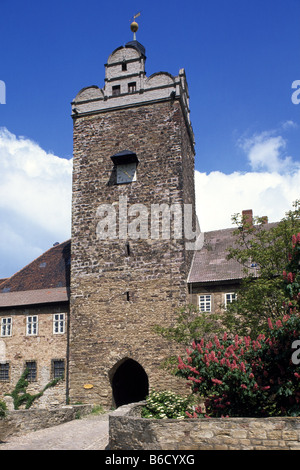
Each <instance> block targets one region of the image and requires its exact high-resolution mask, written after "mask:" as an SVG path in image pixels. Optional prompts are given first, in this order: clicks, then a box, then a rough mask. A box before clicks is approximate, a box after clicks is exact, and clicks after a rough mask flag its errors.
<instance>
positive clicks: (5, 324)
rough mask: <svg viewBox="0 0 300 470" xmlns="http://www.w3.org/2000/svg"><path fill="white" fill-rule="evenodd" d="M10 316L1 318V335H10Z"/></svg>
mask: <svg viewBox="0 0 300 470" xmlns="http://www.w3.org/2000/svg"><path fill="white" fill-rule="evenodd" d="M11 329H12V318H11V317H4V318H1V336H11Z"/></svg>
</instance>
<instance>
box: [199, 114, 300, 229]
mask: <svg viewBox="0 0 300 470" xmlns="http://www.w3.org/2000/svg"><path fill="white" fill-rule="evenodd" d="M296 127H297V125H296V124H295V123H293V121H286V122H285V123H283V124H282V126H281V128H280V130H284V129H287V128H296ZM278 134H279V132H278V131H277V132H276V131H275V130H274V131H268V132H263V133H261V134H255V135H253V136H252V137H249V138H243V139H240V140H239V141H238V146H239V147H240V148H242V149H243V150H244V152H245V155H246V157H247V159H248V162H249V163H250V167H251V171H249V172H245V173H241V172H234V173H231V174H229V175H227V174H224V173H221V172H218V171H216V172H212V173H209V174H206V173H200V172H199V171H196V174H195V185H196V203H197V214H198V218H199V222H200V227H201V230H202V231H209V230H217V229H221V228H228V227H232V222H231V216H232V215H233V214H236V213H241V212H242V210H244V209H252V210H253V213H254V215H256V216H267V217H268V219H269V221H270V222H275V221H279V220H280V219H282V218H283V217H284V215H285V213H286V212H287V211H288V210H290V209H292V203H293V202H294V201H295V200H296V199H299V198H300V164H299V162H295V161H294V159H293V158H292V157H290V156H286V155H285V149H286V147H287V142H286V140H285V139H284V138H283V137H282V136H281V135H278Z"/></svg>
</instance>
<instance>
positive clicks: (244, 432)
mask: <svg viewBox="0 0 300 470" xmlns="http://www.w3.org/2000/svg"><path fill="white" fill-rule="evenodd" d="M141 406H142V404H141V403H139V404H136V403H135V404H131V405H127V406H123V407H120V408H118V409H117V410H116V411H114V412H113V413H111V415H110V416H109V449H110V450H118V449H120V450H300V418H291V417H276V418H209V419H208V418H201V419H185V420H175V419H174V420H173V419H164V420H161V419H144V418H141V417H140V410H141Z"/></svg>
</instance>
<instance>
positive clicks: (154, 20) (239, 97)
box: [0, 0, 300, 277]
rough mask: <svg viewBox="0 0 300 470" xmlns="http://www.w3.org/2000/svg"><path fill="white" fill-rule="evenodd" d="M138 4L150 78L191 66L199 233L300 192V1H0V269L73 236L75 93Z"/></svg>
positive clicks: (123, 37)
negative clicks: (2, 89) (2, 90)
mask: <svg viewBox="0 0 300 470" xmlns="http://www.w3.org/2000/svg"><path fill="white" fill-rule="evenodd" d="M139 11H141V16H140V17H139V18H138V22H139V25H140V28H139V31H138V33H137V39H138V40H139V41H140V42H141V43H142V44H143V45H144V46H145V48H146V55H147V62H146V72H147V75H148V76H149V75H151V74H152V73H154V72H158V71H167V72H169V73H172V74H173V75H177V74H178V71H179V69H180V68H182V67H184V68H185V70H186V74H187V80H188V84H189V92H190V108H191V121H192V125H193V128H194V133H195V140H196V165H195V166H196V170H197V171H196V194H197V207H198V208H197V211H198V215H199V219H200V226H201V228H202V230H205V231H206V230H213V229H216V228H224V227H229V226H231V219H230V216H231V215H232V214H234V213H236V212H241V211H242V210H243V209H249V208H252V209H253V210H254V212H255V214H256V215H268V216H269V220H271V221H273V220H279V219H280V218H281V217H283V216H284V213H285V211H286V210H289V209H290V208H291V203H292V201H293V200H295V199H296V198H298V197H299V198H300V191H299V187H300V104H299V105H296V104H294V103H293V102H292V100H291V96H292V93H293V91H294V90H293V89H292V83H293V82H294V81H295V80H300V57H299V51H300V0H259V1H258V0H251V1H250V0H209V1H208V0H206V1H202V0H198V1H194V0H190V1H189V2H186V3H184V2H182V1H177V0H175V1H172V2H170V1H160V2H158V1H157V0H154V1H151V2H150V1H143V0H140V1H130V0H128V1H127V2H124V1H119V0H116V1H114V2H102V1H99V0H85V1H80V0H60V1H57V0H52V1H51V2H48V1H45V0H44V1H42V2H37V1H36V0H31V1H28V2H24V1H21V0H0V37H1V61H0V80H2V81H3V82H5V85H6V104H0V128H1V132H0V164H1V167H2V171H1V174H2V176H1V174H0V201H1V202H0V277H5V276H8V275H11V274H13V272H15V271H16V270H18V269H20V268H22V266H23V265H24V264H26V263H27V262H29V261H30V260H31V259H33V258H34V257H36V256H38V255H39V254H41V253H42V252H43V251H44V250H45V249H47V248H49V247H50V246H52V244H53V243H54V242H56V241H64V239H66V238H68V237H69V232H70V190H71V159H72V119H71V117H70V114H71V106H70V102H71V101H72V99H73V98H74V97H75V96H76V94H77V92H78V91H79V90H80V89H81V88H83V87H85V86H89V85H98V86H99V87H103V86H104V64H105V63H106V61H107V58H108V56H109V55H110V53H111V52H112V51H113V50H114V49H115V48H116V47H118V46H120V45H124V44H125V43H126V42H127V41H129V40H131V39H132V33H131V31H130V28H129V26H130V19H131V17H132V16H133V15H134V14H135V13H137V12H139ZM0 96H1V95H0ZM211 214H213V217H212V216H211Z"/></svg>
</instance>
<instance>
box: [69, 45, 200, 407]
mask: <svg viewBox="0 0 300 470" xmlns="http://www.w3.org/2000/svg"><path fill="white" fill-rule="evenodd" d="M145 61H146V54H145V48H144V47H143V46H142V45H141V44H140V43H139V42H138V41H137V40H136V39H135V37H134V40H133V41H131V42H128V43H127V44H126V45H125V46H124V47H123V46H122V47H119V48H117V49H116V50H114V52H113V53H112V54H111V55H110V56H109V58H108V61H107V64H106V65H105V86H104V88H102V89H100V88H98V87H97V86H90V87H88V88H84V89H82V90H81V91H80V92H79V93H78V94H77V96H76V98H75V100H74V101H73V103H72V117H73V122H74V169H73V202H72V263H71V305H70V310H71V312H70V344H69V395H70V399H71V402H74V401H82V402H85V403H101V404H102V405H104V406H110V405H116V406H119V405H122V404H124V403H130V402H133V401H139V400H141V399H144V398H145V396H146V395H147V393H148V390H149V387H151V388H155V389H166V388H169V389H170V388H171V389H172V388H173V389H174V387H177V385H178V383H177V382H176V380H179V379H175V378H174V377H171V376H170V375H169V374H167V373H166V372H165V371H163V370H161V369H160V364H161V361H162V360H163V358H165V357H166V356H169V355H170V353H171V352H172V351H171V350H170V345H169V344H168V343H167V342H166V341H165V340H163V339H162V338H161V337H160V336H158V335H157V334H155V333H154V332H153V326H154V325H155V324H160V325H163V326H169V325H171V324H172V322H173V321H174V316H175V314H176V310H177V309H178V307H180V306H183V305H185V304H186V303H188V291H187V282H186V281H187V277H188V273H189V270H190V265H191V260H192V256H193V250H192V248H191V247H189V243H188V242H189V241H194V239H195V237H194V234H192V235H193V236H192V235H191V236H188V240H187V237H186V230H184V225H185V220H187V219H188V217H187V216H186V217H185V218H184V217H183V213H184V208H186V207H189V208H191V212H189V215H191V216H192V223H193V226H192V230H194V229H195V213H194V207H195V196H194V139H193V131H192V127H191V124H190V118H189V95H188V88H187V82H186V77H185V72H184V69H181V70H180V71H179V75H178V76H177V77H174V76H172V75H170V74H169V73H166V72H159V73H155V74H153V75H151V76H150V77H147V76H146V73H145ZM180 211H182V217H181V213H180ZM169 216H170V217H169ZM168 222H169V225H168ZM193 237H194V238H193ZM190 245H191V246H192V244H190ZM176 384H177V385H176Z"/></svg>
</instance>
